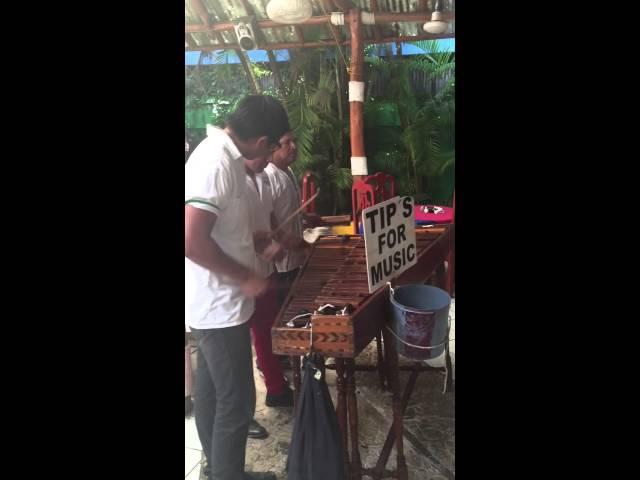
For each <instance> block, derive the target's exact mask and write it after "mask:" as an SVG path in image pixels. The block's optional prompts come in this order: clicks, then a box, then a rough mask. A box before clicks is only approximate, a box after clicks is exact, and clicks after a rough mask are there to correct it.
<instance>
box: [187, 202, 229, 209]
mask: <svg viewBox="0 0 640 480" xmlns="http://www.w3.org/2000/svg"><path fill="white" fill-rule="evenodd" d="M190 203H201V204H203V205H209V206H210V207H213V208H215V209H216V210H220V208H218V207H217V206H215V205H214V204H213V203H211V202H205V201H204V200H187V201H186V202H184V204H185V205H189V204H190Z"/></svg>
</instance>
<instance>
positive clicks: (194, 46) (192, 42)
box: [184, 35, 198, 50]
mask: <svg viewBox="0 0 640 480" xmlns="http://www.w3.org/2000/svg"><path fill="white" fill-rule="evenodd" d="M184 39H185V41H186V42H187V46H188V48H190V49H191V50H196V49H197V48H198V44H197V43H196V42H195V40H194V39H193V37H192V36H191V35H185V36H184Z"/></svg>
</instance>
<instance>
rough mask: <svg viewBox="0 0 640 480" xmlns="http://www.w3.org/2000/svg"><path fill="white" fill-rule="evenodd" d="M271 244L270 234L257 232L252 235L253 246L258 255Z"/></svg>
mask: <svg viewBox="0 0 640 480" xmlns="http://www.w3.org/2000/svg"><path fill="white" fill-rule="evenodd" d="M270 244H271V232H265V231H262V230H259V231H257V232H254V233H253V245H254V248H255V250H256V252H258V253H260V254H261V253H262V252H263V251H264V250H265V248H267V247H268V246H269V245H270Z"/></svg>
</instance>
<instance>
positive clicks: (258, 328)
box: [244, 158, 293, 407]
mask: <svg viewBox="0 0 640 480" xmlns="http://www.w3.org/2000/svg"><path fill="white" fill-rule="evenodd" d="M244 164H245V167H246V170H247V177H246V178H247V197H248V199H249V205H250V211H251V223H252V226H253V231H254V232H269V231H271V230H272V228H274V227H275V226H276V221H275V218H274V211H273V197H272V195H271V184H270V183H269V179H268V178H267V175H266V174H265V173H264V172H263V170H264V168H265V167H266V165H267V164H268V158H264V159H256V160H246V159H245V161H244ZM264 247H265V248H264V253H263V254H262V255H259V256H258V258H257V265H256V271H257V272H259V273H260V274H261V275H263V276H265V277H268V278H269V287H268V288H267V291H266V292H265V293H264V294H263V295H261V296H260V297H258V298H257V299H256V311H255V312H254V314H253V316H252V317H251V319H250V320H249V326H250V327H251V334H252V336H253V346H254V347H255V350H256V363H257V365H258V367H259V368H260V370H261V371H262V375H263V377H264V383H265V387H266V389H267V395H266V398H265V405H266V406H267V407H292V406H293V391H292V390H291V389H290V388H289V386H288V385H287V379H286V377H284V374H283V372H282V366H281V364H280V361H279V360H278V358H277V357H276V356H275V355H274V354H273V349H272V345H271V327H272V326H273V322H274V321H275V319H276V316H277V314H278V292H277V280H276V278H275V268H274V264H273V260H274V259H275V258H282V256H284V249H283V246H282V245H281V244H280V243H278V242H277V241H276V240H274V239H273V238H271V236H269V237H268V238H265V244H264Z"/></svg>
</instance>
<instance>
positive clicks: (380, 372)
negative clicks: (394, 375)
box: [376, 333, 385, 391]
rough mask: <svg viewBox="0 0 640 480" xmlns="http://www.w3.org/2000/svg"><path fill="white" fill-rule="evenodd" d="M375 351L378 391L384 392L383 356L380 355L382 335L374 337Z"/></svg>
mask: <svg viewBox="0 0 640 480" xmlns="http://www.w3.org/2000/svg"><path fill="white" fill-rule="evenodd" d="M376 349H377V350H378V378H379V379H380V390H382V391H384V390H385V378H384V377H385V375H384V356H383V355H382V334H381V333H378V334H377V335H376Z"/></svg>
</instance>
